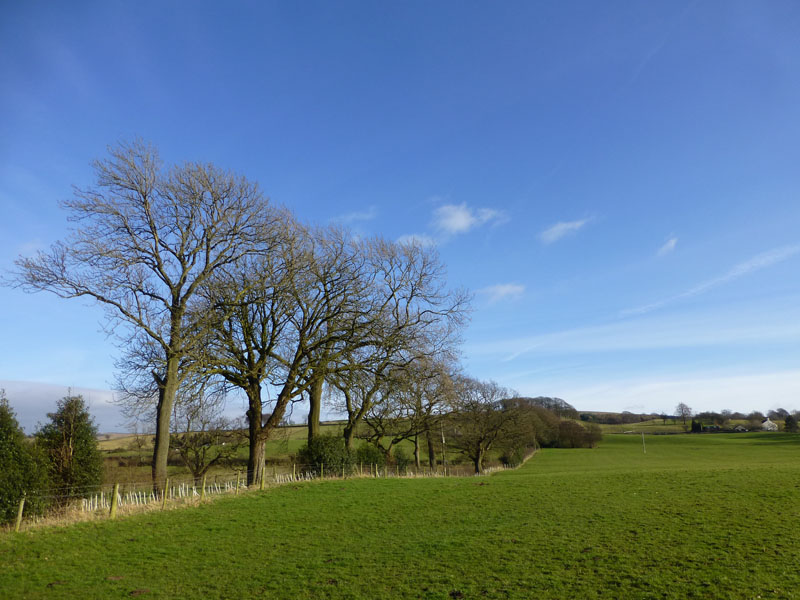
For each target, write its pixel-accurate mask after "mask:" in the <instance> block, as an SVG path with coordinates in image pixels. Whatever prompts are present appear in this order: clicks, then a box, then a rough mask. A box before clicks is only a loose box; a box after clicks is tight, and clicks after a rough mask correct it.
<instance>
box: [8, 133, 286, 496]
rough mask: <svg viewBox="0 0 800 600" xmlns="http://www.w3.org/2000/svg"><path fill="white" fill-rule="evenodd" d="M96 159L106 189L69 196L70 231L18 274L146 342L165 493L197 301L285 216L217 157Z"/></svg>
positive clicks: (197, 343)
mask: <svg viewBox="0 0 800 600" xmlns="http://www.w3.org/2000/svg"><path fill="white" fill-rule="evenodd" d="M93 166H94V171H95V176H96V182H95V184H94V185H93V186H91V187H88V188H85V189H84V188H76V189H75V193H74V197H73V198H72V199H70V200H67V201H65V202H64V203H63V207H64V208H65V209H66V210H67V212H68V213H69V215H68V218H69V220H70V221H72V222H73V223H74V224H75V226H74V228H73V230H72V232H71V234H70V236H69V237H68V238H67V239H66V240H65V241H63V242H57V243H55V244H53V246H52V247H51V248H50V250H49V251H46V252H39V253H38V254H37V255H36V256H33V257H29V258H23V257H21V258H19V259H18V260H17V261H16V264H17V267H18V270H17V273H16V279H15V280H16V282H17V284H18V285H19V286H21V287H22V288H23V289H25V290H28V291H41V290H45V291H49V292H53V293H55V294H57V295H58V296H60V297H63V298H90V299H93V300H96V301H97V302H98V303H100V304H101V305H103V306H104V307H105V308H106V309H107V317H108V324H109V327H110V328H112V329H114V330H115V331H116V332H117V334H118V335H119V339H120V342H121V344H122V346H123V347H127V346H128V345H129V344H133V345H134V346H135V348H136V349H135V350H134V352H133V353H132V356H133V358H132V359H131V361H130V362H129V363H128V364H129V365H139V366H145V365H147V366H148V367H149V369H150V373H149V376H150V377H152V381H153V384H154V389H155V392H156V395H155V398H154V400H155V417H156V439H155V448H154V453H153V469H152V475H153V485H154V487H155V489H156V490H159V489H160V487H161V486H162V485H163V482H164V479H165V478H166V474H167V470H166V469H167V455H168V450H169V434H170V427H169V424H170V415H171V413H172V408H173V404H174V401H175V395H176V392H177V390H178V389H179V388H180V386H181V385H182V382H183V380H184V379H185V377H186V376H187V375H188V374H189V373H190V371H191V365H192V364H194V361H193V360H192V356H193V354H194V353H196V352H198V351H199V350H200V349H201V344H202V340H203V339H204V333H203V331H202V327H200V326H198V321H196V320H193V319H190V318H189V317H190V315H191V310H190V308H191V304H192V303H193V302H194V301H195V299H196V296H197V294H198V291H199V290H200V289H201V288H202V286H204V285H205V284H206V282H208V281H209V279H210V278H211V277H212V275H213V274H214V273H215V272H217V271H218V270H220V269H223V268H227V267H230V266H231V265H233V264H235V263H237V262H238V261H240V260H242V259H244V258H245V257H248V256H251V255H255V254H258V253H263V252H264V251H265V248H264V240H269V239H272V236H271V235H270V234H269V230H270V229H271V228H272V227H273V226H274V225H275V220H276V218H275V213H274V212H273V211H272V210H270V207H269V206H268V203H267V200H266V199H265V197H264V196H263V195H262V193H261V191H260V190H259V188H258V185H257V184H255V183H253V182H250V181H248V180H247V179H245V178H244V177H241V176H238V175H235V174H233V173H230V172H227V171H224V170H221V169H219V168H217V167H215V166H213V165H209V164H199V163H186V164H183V165H179V166H172V167H168V168H166V167H164V166H163V164H162V162H161V160H160V158H159V155H158V152H157V151H156V149H155V148H153V147H152V146H150V145H148V144H146V143H144V142H141V141H135V142H133V143H122V144H119V145H118V146H115V147H112V148H109V155H108V157H107V158H105V159H102V160H97V161H95V162H94V163H93ZM120 325H122V327H118V326H120Z"/></svg>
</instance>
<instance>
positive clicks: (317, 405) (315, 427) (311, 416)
mask: <svg viewBox="0 0 800 600" xmlns="http://www.w3.org/2000/svg"><path fill="white" fill-rule="evenodd" d="M313 377H314V380H313V381H312V382H311V387H309V392H308V442H309V444H310V443H311V440H312V439H314V438H315V437H317V436H318V435H319V415H320V409H321V407H322V385H323V384H324V383H325V378H324V377H323V376H321V375H317V374H316V373H315V374H314V375H313Z"/></svg>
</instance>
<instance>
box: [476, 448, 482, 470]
mask: <svg viewBox="0 0 800 600" xmlns="http://www.w3.org/2000/svg"><path fill="white" fill-rule="evenodd" d="M483 454H484V450H483V448H480V449H479V450H478V453H477V454H476V456H475V473H476V474H478V475H479V474H481V473H483Z"/></svg>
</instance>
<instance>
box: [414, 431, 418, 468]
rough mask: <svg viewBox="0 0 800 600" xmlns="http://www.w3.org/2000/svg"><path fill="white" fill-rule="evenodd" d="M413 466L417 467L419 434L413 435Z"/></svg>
mask: <svg viewBox="0 0 800 600" xmlns="http://www.w3.org/2000/svg"><path fill="white" fill-rule="evenodd" d="M414 466H415V467H416V468H417V469H419V435H415V436H414Z"/></svg>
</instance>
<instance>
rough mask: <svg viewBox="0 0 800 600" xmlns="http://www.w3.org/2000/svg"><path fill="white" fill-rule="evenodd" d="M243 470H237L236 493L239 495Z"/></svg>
mask: <svg viewBox="0 0 800 600" xmlns="http://www.w3.org/2000/svg"><path fill="white" fill-rule="evenodd" d="M241 477H242V472H241V471H236V495H237V496H238V495H239V482H240V481H241Z"/></svg>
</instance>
